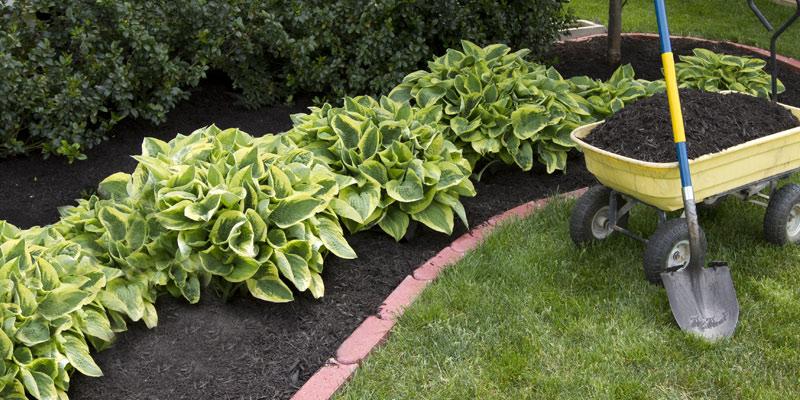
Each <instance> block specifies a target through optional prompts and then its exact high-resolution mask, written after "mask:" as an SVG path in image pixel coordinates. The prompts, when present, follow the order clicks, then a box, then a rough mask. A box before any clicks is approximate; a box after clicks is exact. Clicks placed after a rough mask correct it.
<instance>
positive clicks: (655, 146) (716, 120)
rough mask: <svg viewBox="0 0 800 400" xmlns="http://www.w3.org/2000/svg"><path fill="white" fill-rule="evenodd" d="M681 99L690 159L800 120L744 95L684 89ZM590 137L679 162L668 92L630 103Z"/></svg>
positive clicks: (615, 148) (619, 149) (630, 153)
mask: <svg viewBox="0 0 800 400" xmlns="http://www.w3.org/2000/svg"><path fill="white" fill-rule="evenodd" d="M680 100H681V110H682V111H683V119H684V124H685V128H686V143H687V144H686V147H687V150H688V153H689V158H690V159H694V158H697V157H700V156H702V155H705V154H711V153H717V152H720V151H722V150H724V149H727V148H729V147H733V146H736V145H737V144H741V143H744V142H747V141H750V140H753V139H757V138H760V137H763V136H767V135H771V134H773V133H776V132H781V131H784V130H786V129H790V128H794V127H797V126H798V125H800V122H799V121H798V120H797V118H796V117H795V116H794V115H792V113H791V112H789V110H787V109H786V108H784V107H781V106H780V105H778V104H775V103H773V102H771V101H769V100H767V99H762V98H758V97H752V96H748V95H745V94H738V93H731V94H727V95H725V94H719V93H709V92H702V91H699V90H694V89H681V90H680ZM586 142H587V143H589V144H591V145H593V146H595V147H599V148H601V149H604V150H608V151H610V152H612V153H616V154H620V155H623V156H627V157H630V158H635V159H638V160H642V161H652V162H672V161H675V150H674V147H673V139H672V121H671V119H670V115H669V108H668V103H667V95H666V94H664V93H662V94H658V95H655V96H653V97H650V98H646V99H642V100H639V101H637V102H636V103H634V104H631V105H628V106H627V107H625V108H624V109H622V111H620V112H618V113H616V114H614V115H613V116H611V117H610V118H609V119H607V120H606V122H605V123H603V124H602V125H600V126H598V127H597V128H595V129H594V130H593V131H592V134H591V135H589V136H588V137H587V138H586Z"/></svg>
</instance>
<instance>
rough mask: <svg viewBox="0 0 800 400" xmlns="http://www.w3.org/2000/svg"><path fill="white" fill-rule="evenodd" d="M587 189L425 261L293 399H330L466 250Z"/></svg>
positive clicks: (530, 207)
mask: <svg viewBox="0 0 800 400" xmlns="http://www.w3.org/2000/svg"><path fill="white" fill-rule="evenodd" d="M586 189H587V188H582V189H578V190H574V191H572V192H568V193H562V194H559V195H556V196H554V197H548V198H544V199H539V200H535V201H530V202H528V203H525V204H522V205H519V206H517V207H514V208H512V209H510V210H508V211H506V212H503V213H501V214H498V215H495V216H494V217H492V218H490V219H489V220H488V221H486V222H484V223H483V224H481V225H478V226H476V227H475V228H473V229H472V230H470V231H469V232H467V233H465V234H463V235H462V236H460V237H459V238H457V239H456V240H454V241H453V243H451V244H450V245H449V246H447V247H445V248H444V249H442V251H440V252H439V253H438V254H436V255H435V256H433V257H432V258H431V259H429V260H428V261H426V262H424V263H423V264H422V265H421V266H420V267H418V268H417V269H416V270H414V272H413V273H412V274H411V275H408V276H406V277H405V279H403V281H402V282H400V284H399V285H398V286H397V287H396V288H395V289H394V291H392V293H391V294H389V296H388V297H387V298H386V299H385V300H384V301H383V304H382V305H381V306H380V308H379V310H378V313H377V315H370V316H369V317H367V318H366V319H365V320H364V321H363V322H362V323H361V325H359V326H358V328H356V329H355V330H354V331H353V333H351V334H350V336H349V337H348V338H347V339H345V340H344V342H342V344H341V345H340V346H339V349H337V350H336V357H335V358H331V359H330V360H329V361H328V362H327V363H326V364H325V365H324V366H322V368H320V369H319V370H318V371H317V372H316V373H314V375H312V376H311V378H309V380H308V381H306V383H305V384H304V385H303V386H302V387H301V388H300V390H298V391H297V393H295V394H294V396H292V400H325V399H329V398H330V397H331V396H333V394H334V393H336V391H337V390H339V388H341V387H342V386H343V385H344V384H345V383H346V382H347V381H348V380H349V379H350V377H351V376H352V375H353V373H354V372H355V371H356V369H357V368H358V365H359V364H360V363H361V361H363V360H364V359H365V358H366V357H367V355H369V353H370V352H371V351H372V350H373V349H374V348H376V347H377V346H379V345H381V344H382V343H383V342H384V341H385V340H386V338H387V337H388V336H389V333H390V331H391V329H392V327H394V324H395V322H396V321H397V318H398V317H400V315H402V314H403V311H405V309H406V308H407V307H408V306H410V305H411V303H413V302H414V300H416V299H417V297H419V295H420V294H421V293H422V291H423V290H425V288H426V287H427V286H428V285H429V284H430V283H431V282H432V281H433V280H434V279H436V277H437V276H439V274H440V273H441V272H442V271H444V269H445V268H447V267H448V266H450V265H452V264H455V263H456V262H457V261H458V260H460V259H461V257H463V256H464V254H466V253H467V252H468V251H470V250H472V249H474V248H475V247H477V246H478V245H479V244H480V243H481V242H482V241H483V239H484V238H486V237H487V236H488V235H489V234H491V232H492V231H493V230H494V229H495V228H496V227H497V226H498V225H500V224H502V223H504V222H507V221H509V220H512V219H521V218H524V217H526V216H528V215H530V214H532V213H533V212H534V211H536V210H538V209H540V208H542V207H544V206H545V205H546V204H547V203H549V202H550V201H552V200H553V199H555V198H576V197H578V196H580V195H582V194H583V193H584V192H585V191H586Z"/></svg>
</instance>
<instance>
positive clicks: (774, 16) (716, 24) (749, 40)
mask: <svg viewBox="0 0 800 400" xmlns="http://www.w3.org/2000/svg"><path fill="white" fill-rule="evenodd" d="M666 5H667V16H668V18H669V25H670V33H671V34H673V35H691V36H701V37H706V38H709V39H718V40H732V41H734V42H739V43H743V44H749V45H755V46H758V47H762V48H765V49H769V38H770V34H768V33H767V31H766V29H765V28H764V26H763V25H761V23H760V22H759V21H758V19H756V17H755V15H753V13H752V11H750V8H749V7H748V6H747V1H745V0H666ZM756 5H758V7H759V8H760V9H761V11H762V12H763V13H764V15H766V16H767V18H768V19H769V20H770V22H772V24H773V26H775V27H776V28H777V26H779V25H780V24H782V23H783V21H785V20H786V19H787V18H789V16H790V15H792V14H793V12H794V8H793V7H787V6H782V5H778V4H775V3H772V2H771V1H769V0H757V1H756ZM568 8H571V9H572V10H573V11H574V12H575V15H576V16H578V17H579V18H583V19H589V20H594V21H601V22H602V23H603V24H606V23H607V22H608V1H607V0H572V1H571V2H570V4H569V5H568ZM622 29H623V31H624V32H655V31H656V20H655V12H654V11H653V1H652V0H628V4H627V5H626V6H625V7H624V8H623V11H622ZM778 52H779V53H780V54H784V55H787V56H791V57H795V58H800V21H797V22H795V24H794V25H793V26H792V27H791V28H789V30H787V31H786V32H785V33H784V34H783V35H781V37H780V39H779V41H778Z"/></svg>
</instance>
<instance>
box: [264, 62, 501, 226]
mask: <svg viewBox="0 0 800 400" xmlns="http://www.w3.org/2000/svg"><path fill="white" fill-rule="evenodd" d="M493 54H494V53H493ZM459 84H460V86H459V87H460V88H461V89H462V90H465V91H471V90H477V91H480V90H481V84H480V82H478V81H475V80H468V81H464V82H460V83H459ZM446 92H447V88H445V87H442V88H433V89H432V90H429V91H425V90H422V91H421V93H415V96H417V98H418V99H417V104H418V105H423V107H422V108H417V107H412V106H411V105H410V104H409V103H408V100H407V99H401V97H403V96H401V95H397V94H396V93H395V96H393V97H392V98H390V97H382V98H381V99H380V100H375V99H373V98H371V97H368V96H361V97H355V98H345V100H344V106H343V107H340V108H336V107H332V106H330V105H328V104H326V105H324V106H323V107H321V108H312V109H311V113H310V114H305V115H294V116H293V120H294V121H295V126H294V128H293V129H292V130H290V131H289V132H288V133H287V136H288V137H290V138H292V140H294V141H295V142H296V143H297V144H298V145H299V146H302V147H306V148H308V149H310V150H311V151H313V152H314V153H315V154H316V155H317V156H318V157H319V158H321V159H324V160H326V161H327V163H328V164H329V165H330V167H331V168H332V169H333V170H334V172H336V173H338V174H340V175H344V176H349V177H351V178H352V180H353V183H352V184H349V185H347V186H344V187H342V188H341V190H340V191H339V194H338V196H337V198H335V199H333V200H332V201H331V202H330V204H329V208H330V210H332V211H333V212H334V213H335V214H336V215H338V216H339V217H340V218H341V219H342V221H343V223H344V225H345V226H346V227H347V228H348V229H349V230H350V231H351V232H358V231H361V230H365V229H369V228H371V227H373V226H375V225H377V226H379V227H380V228H381V229H383V230H384V231H385V232H386V233H388V234H390V235H391V236H392V237H394V238H395V239H396V240H400V238H402V237H403V236H404V235H405V232H406V230H407V229H408V223H409V220H410V219H411V218H413V215H414V214H417V213H422V215H423V217H421V218H419V219H418V220H419V221H420V222H422V223H423V224H425V225H427V226H429V227H430V228H431V229H434V230H437V231H441V232H445V233H451V232H452V229H453V224H452V223H447V222H441V221H440V219H439V218H425V217H424V216H425V215H426V214H425V212H426V209H427V208H428V207H437V206H436V205H432V202H433V197H434V196H435V195H436V194H437V193H448V194H449V195H450V197H451V198H453V199H455V202H454V203H453V205H447V206H446V207H447V208H449V209H450V211H449V215H451V216H452V214H453V210H454V209H455V208H463V207H461V204H460V202H459V201H458V198H459V196H470V195H474V193H472V192H471V191H458V190H455V189H454V188H455V187H456V186H458V185H460V184H461V183H463V182H467V181H468V180H469V176H470V174H471V172H472V167H471V165H470V163H469V162H468V161H467V160H466V159H465V158H463V157H462V155H461V151H460V150H459V149H457V148H456V146H455V145H454V144H453V143H451V142H449V141H448V140H446V139H445V138H444V130H445V128H446V127H445V125H444V123H443V121H442V119H443V118H444V114H445V113H444V107H443V106H442V105H441V104H436V103H437V102H438V101H439V99H440V98H441V97H442V96H444V95H445V93H446ZM425 104H430V106H428V107H424V105H425ZM467 107H470V106H467ZM480 124H481V120H480V118H478V119H473V120H466V119H464V118H460V119H458V118H456V119H453V120H451V122H450V126H452V127H453V129H455V130H458V131H460V132H466V133H469V132H472V131H475V130H476V129H477V128H478V127H479V126H480ZM437 210H438V209H437ZM428 212H429V213H431V214H437V215H438V213H436V212H435V210H430V211H428ZM462 214H463V213H462ZM280 217H281V218H283V213H282V214H281V215H280ZM281 218H279V219H281ZM462 220H464V221H465V220H466V218H464V219H462Z"/></svg>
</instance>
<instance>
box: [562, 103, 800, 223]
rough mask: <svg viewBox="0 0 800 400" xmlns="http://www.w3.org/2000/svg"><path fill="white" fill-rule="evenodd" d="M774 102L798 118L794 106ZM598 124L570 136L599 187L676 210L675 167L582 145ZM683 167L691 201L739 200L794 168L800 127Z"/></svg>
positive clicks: (799, 163) (799, 165)
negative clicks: (688, 175) (740, 194)
mask: <svg viewBox="0 0 800 400" xmlns="http://www.w3.org/2000/svg"><path fill="white" fill-rule="evenodd" d="M778 104H780V105H781V106H783V107H785V108H787V109H788V110H789V111H791V112H792V114H794V115H795V116H796V117H797V118H798V119H800V108H797V107H792V106H788V105H785V104H781V103H778ZM603 122H605V121H600V122H595V123H592V124H588V125H583V126H580V127H578V128H576V129H575V130H574V131H572V134H571V137H572V140H573V141H574V142H575V143H576V144H577V146H578V147H579V148H580V149H581V150H582V151H583V154H584V158H585V161H586V168H587V169H588V170H589V172H591V173H592V174H593V175H594V176H595V177H596V178H597V180H598V181H600V183H601V184H603V185H604V186H607V187H608V188H611V189H613V190H614V191H616V192H619V193H622V194H625V195H628V196H630V197H632V198H634V199H636V200H638V201H640V202H642V203H645V204H647V205H650V206H653V207H655V208H658V209H659V210H662V211H675V210H680V209H682V208H683V198H682V197H681V181H680V173H679V171H678V163H677V162H669V163H655V162H646V161H641V160H636V159H633V158H630V157H625V156H621V155H619V154H615V153H611V152H609V151H606V150H603V149H600V148H597V147H595V146H592V145H590V144H588V143H586V142H584V141H583V139H584V138H586V137H588V136H589V135H591V134H592V131H593V130H594V128H596V127H597V126H599V125H600V124H602V123H603ZM689 166H690V169H691V171H692V183H693V186H694V196H695V202H697V203H700V202H703V201H706V200H707V202H708V203H714V202H715V201H716V200H717V199H718V198H720V197H722V196H724V195H726V194H730V193H734V192H743V191H745V192H747V193H743V195H744V196H743V197H750V196H753V195H756V194H757V193H758V192H760V191H761V190H762V189H764V188H765V187H766V185H767V184H768V183H775V182H776V181H777V180H778V179H780V178H783V177H785V176H787V175H789V174H791V172H792V171H794V170H797V169H800V126H798V127H795V128H791V129H787V130H785V131H781V132H777V133H773V134H771V135H769V136H764V137H761V138H758V139H754V140H751V141H749V142H745V143H742V144H739V145H736V146H734V147H730V148H728V149H725V150H723V151H720V152H718V153H712V154H706V155H703V156H701V157H698V158H696V159H693V160H690V161H689ZM765 182H767V183H766V184H765ZM748 188H749V189H750V190H748Z"/></svg>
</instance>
